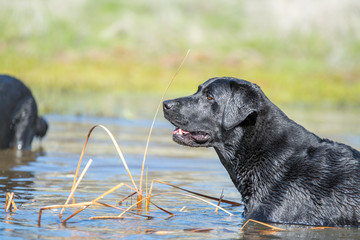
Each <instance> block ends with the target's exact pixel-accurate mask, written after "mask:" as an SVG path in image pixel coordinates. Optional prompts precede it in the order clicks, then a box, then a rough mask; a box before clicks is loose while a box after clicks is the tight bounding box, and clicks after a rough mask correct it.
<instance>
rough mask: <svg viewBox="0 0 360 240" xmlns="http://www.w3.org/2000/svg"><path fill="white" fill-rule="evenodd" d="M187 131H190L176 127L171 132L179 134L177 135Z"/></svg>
mask: <svg viewBox="0 0 360 240" xmlns="http://www.w3.org/2000/svg"><path fill="white" fill-rule="evenodd" d="M188 133H190V132H187V131H184V130H182V129H181V128H177V129H175V130H174V132H173V134H179V135H183V134H188Z"/></svg>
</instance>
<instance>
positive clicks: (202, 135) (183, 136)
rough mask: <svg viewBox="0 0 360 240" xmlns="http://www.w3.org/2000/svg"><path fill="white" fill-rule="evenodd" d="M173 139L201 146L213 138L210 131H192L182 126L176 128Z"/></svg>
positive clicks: (188, 144)
mask: <svg viewBox="0 0 360 240" xmlns="http://www.w3.org/2000/svg"><path fill="white" fill-rule="evenodd" d="M173 140H174V141H175V142H177V143H179V144H183V145H187V146H200V145H203V144H206V143H208V142H209V141H210V140H211V137H210V135H209V134H208V133H206V132H203V131H194V132H190V131H185V130H183V129H181V128H176V129H175V130H174V132H173Z"/></svg>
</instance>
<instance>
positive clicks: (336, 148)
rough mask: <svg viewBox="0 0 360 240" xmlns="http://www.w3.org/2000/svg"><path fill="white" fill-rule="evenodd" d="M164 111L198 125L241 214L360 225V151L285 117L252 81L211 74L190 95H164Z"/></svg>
mask: <svg viewBox="0 0 360 240" xmlns="http://www.w3.org/2000/svg"><path fill="white" fill-rule="evenodd" d="M164 116H165V118H166V119H168V120H169V121H170V122H171V123H173V124H174V125H175V126H177V127H180V128H181V129H183V130H186V131H189V132H192V131H202V132H206V133H208V134H209V135H210V140H209V141H208V142H206V143H203V144H199V143H197V142H196V141H195V140H192V139H191V138H186V139H182V138H181V137H178V136H176V135H174V140H175V141H176V142H178V143H180V144H184V145H188V146H194V147H201V146H204V147H214V148H215V150H216V152H217V154H218V155H219V158H220V161H221V162H222V164H223V165H224V167H225V168H226V170H227V171H228V173H229V175H230V177H231V179H232V181H233V183H234V184H235V186H236V188H237V189H238V190H239V192H240V193H241V196H242V200H243V202H244V205H245V212H244V214H245V217H246V218H249V219H255V220H259V221H264V222H276V223H292V224H306V225H326V226H333V225H355V226H357V225H359V220H360V164H359V161H360V153H359V152H358V151H357V150H355V149H353V148H351V147H350V146H347V145H345V144H341V143H337V142H333V141H331V140H328V139H322V138H319V137H318V136H316V135H315V134H313V133H311V132H309V131H308V130H306V129H305V128H304V127H302V126H300V125H299V124H297V123H295V122H294V121H292V120H290V119H289V118H288V117H287V116H286V115H285V114H284V113H283V112H282V111H281V110H280V109H279V108H278V107H276V106H275V105H274V104H273V103H272V102H271V101H270V100H269V99H268V98H267V97H266V96H265V95H264V93H263V92H262V91H261V89H260V88H259V87H258V86H257V85H255V84H253V83H250V82H247V81H244V80H240V79H236V78H230V77H223V78H213V79H209V80H208V81H206V82H205V83H204V84H202V85H200V86H199V90H198V91H197V92H196V93H195V94H194V95H191V96H188V97H183V98H178V99H173V100H167V101H165V102H164Z"/></svg>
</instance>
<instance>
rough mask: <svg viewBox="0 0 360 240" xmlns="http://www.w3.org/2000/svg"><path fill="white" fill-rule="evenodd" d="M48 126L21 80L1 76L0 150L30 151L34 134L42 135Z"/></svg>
mask: <svg viewBox="0 0 360 240" xmlns="http://www.w3.org/2000/svg"><path fill="white" fill-rule="evenodd" d="M47 129H48V124H47V122H46V121H45V119H44V118H42V117H38V112H37V106H36V102H35V99H34V97H33V96H32V94H31V91H30V90H29V89H28V88H27V87H26V86H25V85H24V84H23V83H22V82H21V81H20V80H18V79H16V78H14V77H11V76H8V75H0V149H4V148H16V149H20V150H21V149H28V150H29V149H30V148H31V142H32V140H33V138H34V136H37V137H43V136H45V134H46V131H47Z"/></svg>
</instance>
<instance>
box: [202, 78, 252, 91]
mask: <svg viewBox="0 0 360 240" xmlns="http://www.w3.org/2000/svg"><path fill="white" fill-rule="evenodd" d="M231 83H235V84H237V85H238V86H242V87H244V88H252V87H255V88H258V87H257V85H256V84H253V83H251V82H248V81H246V80H243V79H239V78H234V77H216V78H210V79H209V80H207V81H206V82H204V83H203V84H201V85H200V86H199V89H211V90H216V89H219V88H221V89H224V88H225V89H230V85H231Z"/></svg>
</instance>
